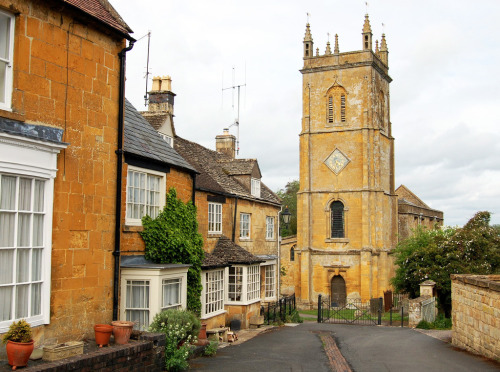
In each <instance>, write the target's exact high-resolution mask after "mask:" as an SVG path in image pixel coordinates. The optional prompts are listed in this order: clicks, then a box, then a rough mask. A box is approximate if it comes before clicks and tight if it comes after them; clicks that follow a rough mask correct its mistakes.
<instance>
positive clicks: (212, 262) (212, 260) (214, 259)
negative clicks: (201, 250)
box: [201, 252, 228, 270]
mask: <svg viewBox="0 0 500 372" xmlns="http://www.w3.org/2000/svg"><path fill="white" fill-rule="evenodd" d="M226 266H228V264H227V262H225V261H224V259H223V258H222V257H218V256H214V255H213V254H211V253H207V252H205V258H204V259H203V262H202V263H201V267H202V268H203V269H204V270H208V269H215V268H217V267H226Z"/></svg>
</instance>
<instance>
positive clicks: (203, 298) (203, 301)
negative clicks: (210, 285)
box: [201, 268, 227, 319]
mask: <svg viewBox="0 0 500 372" xmlns="http://www.w3.org/2000/svg"><path fill="white" fill-rule="evenodd" d="M216 271H219V272H221V273H222V308H221V309H219V310H215V311H212V312H210V313H206V312H205V307H206V305H207V302H206V293H207V292H206V288H207V281H206V274H208V273H211V272H216ZM201 278H202V281H201V284H202V291H201V319H209V318H212V317H214V316H217V315H220V314H224V313H226V310H225V308H224V306H225V305H226V297H227V291H226V288H227V287H226V283H227V279H226V272H225V269H224V268H220V269H213V270H205V271H202V273H201Z"/></svg>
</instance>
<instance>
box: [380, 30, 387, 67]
mask: <svg viewBox="0 0 500 372" xmlns="http://www.w3.org/2000/svg"><path fill="white" fill-rule="evenodd" d="M379 54H380V59H381V60H382V62H384V63H385V64H386V65H387V66H389V50H388V49H387V42H386V41H385V34H382V39H381V40H380V52H379Z"/></svg>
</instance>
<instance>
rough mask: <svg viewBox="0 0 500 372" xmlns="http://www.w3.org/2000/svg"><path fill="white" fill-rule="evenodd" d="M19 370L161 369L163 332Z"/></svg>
mask: <svg viewBox="0 0 500 372" xmlns="http://www.w3.org/2000/svg"><path fill="white" fill-rule="evenodd" d="M28 366H29V364H28ZM22 370H23V371H25V372H63V371H64V372H66V371H75V372H84V371H97V372H105V371H106V372H107V371H138V372H161V371H164V370H165V335H164V334H161V333H146V334H143V335H141V336H140V339H139V340H138V341H131V343H128V344H125V345H115V346H113V347H103V348H101V349H99V350H97V351H93V352H91V353H88V354H81V355H78V356H74V357H71V358H68V359H62V360H58V361H56V362H51V363H44V364H40V365H37V366H33V367H28V368H23V369H22Z"/></svg>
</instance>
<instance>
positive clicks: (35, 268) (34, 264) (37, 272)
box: [31, 249, 42, 282]
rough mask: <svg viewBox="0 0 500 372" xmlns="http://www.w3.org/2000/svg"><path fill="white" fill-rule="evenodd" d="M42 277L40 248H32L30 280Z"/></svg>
mask: <svg viewBox="0 0 500 372" xmlns="http://www.w3.org/2000/svg"><path fill="white" fill-rule="evenodd" d="M41 279H42V250H41V249H33V251H32V256H31V281H33V282H34V281H36V280H41Z"/></svg>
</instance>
